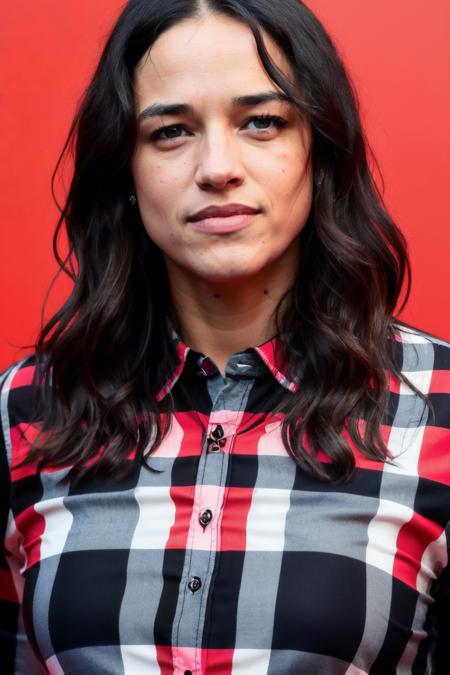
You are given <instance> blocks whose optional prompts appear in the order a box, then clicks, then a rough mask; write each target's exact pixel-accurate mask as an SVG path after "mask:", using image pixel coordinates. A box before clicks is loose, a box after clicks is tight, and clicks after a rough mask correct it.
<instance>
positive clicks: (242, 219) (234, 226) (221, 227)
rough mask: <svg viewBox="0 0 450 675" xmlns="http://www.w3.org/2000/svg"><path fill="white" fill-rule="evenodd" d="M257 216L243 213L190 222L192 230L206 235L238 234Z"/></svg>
mask: <svg viewBox="0 0 450 675" xmlns="http://www.w3.org/2000/svg"><path fill="white" fill-rule="evenodd" d="M257 216H258V213H243V214H240V215H236V216H225V217H223V216H222V217H215V218H203V219H202V220H194V221H191V222H190V225H191V227H192V229H194V230H196V231H197V232H205V233H207V234H228V233H230V232H238V231H239V230H243V229H244V228H245V227H247V226H248V225H250V224H251V223H252V222H253V221H254V220H255V219H256V217H257Z"/></svg>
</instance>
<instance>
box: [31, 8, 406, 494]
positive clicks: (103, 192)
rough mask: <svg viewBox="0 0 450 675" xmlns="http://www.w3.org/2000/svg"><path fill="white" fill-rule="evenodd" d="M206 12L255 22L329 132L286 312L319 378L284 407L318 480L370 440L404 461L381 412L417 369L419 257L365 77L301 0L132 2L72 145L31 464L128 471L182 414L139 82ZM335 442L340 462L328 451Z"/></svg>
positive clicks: (279, 78) (299, 359) (344, 468)
mask: <svg viewBox="0 0 450 675" xmlns="http://www.w3.org/2000/svg"><path fill="white" fill-rule="evenodd" d="M205 10H206V11H208V10H209V11H212V12H217V13H220V14H224V15H227V16H229V17H234V18H235V19H237V20H239V21H241V22H245V23H246V24H247V25H248V26H249V28H250V29H251V31H252V33H253V35H254V39H255V41H256V45H257V49H258V54H259V57H260V59H261V61H262V64H263V66H264V68H265V70H266V71H267V73H268V75H269V76H270V78H271V79H272V81H273V82H274V83H276V85H278V86H279V87H280V89H281V90H283V91H284V92H285V93H286V94H287V95H288V97H289V98H290V100H291V101H292V102H293V104H294V105H295V106H296V108H297V109H298V111H299V112H300V113H301V114H302V115H303V116H304V117H305V118H306V119H307V120H308V121H309V123H310V124H311V127H312V130H313V150H312V152H313V164H314V171H315V173H316V176H320V177H321V180H320V181H318V183H319V184H318V185H317V186H316V188H315V194H314V199H313V205H312V209H311V213H310V216H309V219H308V222H307V224H306V226H305V227H304V229H303V230H302V233H301V235H300V251H301V254H300V265H299V268H298V273H297V277H296V281H295V284H294V286H293V287H292V288H291V289H290V290H289V292H288V293H287V295H286V296H285V297H284V299H283V301H282V302H283V312H281V311H277V313H276V317H277V324H278V330H279V335H280V336H281V339H282V342H283V349H284V351H285V354H286V356H287V359H288V361H289V363H291V364H293V366H292V367H293V368H295V374H296V377H298V379H299V381H300V382H301V385H300V386H299V388H298V391H297V392H296V393H289V394H288V395H286V397H285V399H284V400H283V402H282V404H281V405H280V407H279V410H282V412H283V417H284V421H283V442H284V444H285V446H286V448H287V450H288V452H289V453H290V454H291V455H292V457H293V458H294V459H295V461H297V462H298V464H299V465H300V466H301V467H302V468H303V469H304V470H306V471H307V472H309V473H310V474H312V475H314V476H316V477H318V478H321V479H327V480H330V479H331V480H337V479H348V478H349V477H350V476H351V475H352V472H353V470H354V465H355V461H354V452H353V450H352V449H351V445H352V444H353V446H354V447H356V448H357V449H358V450H359V451H360V452H361V453H363V454H364V455H365V456H367V457H369V458H372V459H375V460H381V461H383V460H386V459H388V457H387V449H386V446H385V444H384V442H383V439H382V437H381V431H380V425H381V424H382V420H383V416H384V413H385V409H386V400H387V393H386V392H387V380H386V378H387V375H386V373H387V372H389V371H391V372H394V373H395V374H396V375H397V377H401V374H400V372H399V366H398V364H397V363H396V360H395V322H394V319H393V316H394V312H395V308H396V306H397V304H398V300H399V296H400V295H401V292H402V288H406V293H405V295H406V297H407V295H408V293H409V278H410V274H409V264H408V258H407V253H406V245H405V241H404V238H403V236H402V234H401V233H400V231H399V230H398V229H397V227H396V226H395V224H394V223H393V221H392V220H391V218H390V216H389V215H388V213H387V212H386V209H385V208H384V206H383V201H382V198H381V196H380V193H379V191H378V190H377V187H376V185H375V183H374V180H373V177H372V174H371V171H370V168H369V162H368V156H367V154H368V153H367V146H366V143H365V139H364V134H363V131H362V128H361V122H360V119H359V114H358V105H357V100H356V96H355V94H354V92H353V89H352V86H351V83H350V81H349V77H348V75H347V74H346V72H345V68H344V66H343V64H342V62H341V60H340V58H339V56H338V54H337V51H336V48H335V47H334V45H333V43H332V41H331V39H330V37H329V36H328V35H327V33H326V32H325V30H324V28H323V27H322V25H321V24H320V22H319V21H318V19H317V18H316V17H315V16H314V14H313V13H312V12H311V11H310V10H309V9H308V8H307V7H306V6H305V5H304V4H303V3H302V2H299V1H298V0H278V2H276V3H274V2H273V0H202V2H199V1H196V0H164V2H161V1H160V0H131V1H130V2H128V4H127V5H126V6H125V8H124V10H123V12H122V14H121V16H120V17H119V19H118V21H117V23H116V25H115V27H114V29H113V31H112V33H111V35H110V37H109V39H108V41H107V44H106V46H105V48H104V51H103V54H102V56H101V59H100V62H99V64H98V67H97V70H96V72H95V74H94V76H93V79H92V81H91V83H90V85H89V87H88V88H87V91H86V93H85V96H84V98H83V100H82V103H81V105H80V107H79V111H78V113H77V115H76V117H75V120H74V122H73V125H72V128H71V131H70V134H69V137H68V141H67V143H66V146H65V150H64V152H66V153H67V152H68V151H69V150H70V148H72V149H73V153H74V173H73V179H72V182H71V185H70V189H69V191H68V196H67V201H66V203H65V205H64V207H63V208H62V210H61V217H60V219H59V222H58V225H57V229H56V233H55V250H56V254H57V259H58V262H59V264H60V266H61V269H62V270H63V271H65V272H66V273H67V274H69V275H70V276H71V278H72V280H73V290H72V292H71V294H70V296H69V298H68V299H67V301H66V302H65V303H64V305H63V306H62V307H61V308H60V309H59V311H58V312H57V313H56V314H55V315H54V316H53V317H52V318H51V319H50V320H49V321H48V323H47V324H46V325H45V326H44V327H43V329H42V331H41V334H40V336H39V338H38V341H37V344H36V355H37V360H38V367H37V368H36V383H37V384H38V385H39V389H40V391H42V399H41V402H40V405H39V410H40V412H39V414H40V416H41V425H42V426H41V429H42V432H43V433H42V435H41V437H40V439H38V441H37V442H36V444H35V446H34V447H33V449H32V452H31V454H30V456H29V460H28V461H38V463H39V465H40V466H41V467H44V466H50V465H51V466H54V467H62V466H67V465H70V466H71V467H72V468H71V470H70V472H69V475H68V479H69V480H74V481H76V480H79V479H80V478H81V477H83V476H84V475H86V474H88V473H94V472H95V473H96V474H102V475H107V474H112V475H114V476H123V475H125V474H126V473H127V471H129V470H131V468H132V467H133V466H136V464H137V463H140V462H142V459H143V457H144V456H145V455H146V453H150V452H151V451H152V449H154V448H155V447H157V445H158V444H159V443H160V442H161V440H162V438H163V437H164V435H165V434H166V433H167V431H168V429H169V427H170V419H171V409H170V400H169V403H165V404H162V403H160V402H158V400H157V392H158V390H159V387H160V386H161V383H162V382H163V381H164V379H165V378H167V377H168V375H170V373H171V372H172V370H173V369H174V368H175V366H176V353H175V347H174V344H173V340H172V339H171V333H170V326H169V323H168V321H167V318H168V316H169V315H170V311H171V306H170V297H169V293H168V290H167V289H168V283H167V278H166V272H165V267H164V263H163V258H162V255H161V252H160V251H159V249H158V248H157V247H156V246H155V244H153V243H152V241H151V240H150V238H149V237H148V235H147V233H146V232H145V230H144V226H143V223H142V220H141V217H140V215H139V211H138V209H137V208H132V207H131V206H130V204H129V201H128V196H129V194H130V189H131V186H132V177H131V172H130V161H131V158H132V156H133V152H134V148H135V143H136V114H135V104H134V96H133V78H134V72H135V68H136V66H137V64H138V63H139V61H140V59H141V58H142V57H143V56H144V54H145V53H146V51H147V50H148V49H149V48H150V47H151V45H152V44H153V43H154V42H155V40H156V39H157V38H158V36H159V35H161V34H162V33H163V32H164V31H166V30H167V29H169V28H170V27H172V26H174V25H176V24H177V23H179V22H180V21H182V20H185V19H187V18H189V17H193V16H196V15H198V14H199V12H204V11H205ZM262 31H266V32H267V34H269V35H270V36H271V38H272V39H273V40H274V41H275V42H276V44H277V45H278V47H279V48H280V49H281V50H282V52H283V53H284V54H285V55H286V57H287V59H288V61H289V63H290V65H291V67H292V71H293V73H294V79H293V81H290V80H289V79H287V78H286V77H285V76H284V75H283V74H282V73H281V72H280V71H279V70H278V69H277V67H276V66H275V64H274V63H273V61H272V60H271V58H270V57H269V54H268V52H267V50H266V48H265V45H264V41H263V35H262ZM64 227H65V228H66V230H67V237H68V242H69V254H68V256H67V257H64V258H63V257H62V256H61V255H60V254H58V247H57V241H58V235H59V233H60V231H61V230H62V229H63V228H64ZM405 280H406V284H405V283H404V282H405ZM280 307H281V303H280V305H279V307H278V310H280ZM361 422H363V426H362V424H361ZM343 432H345V433H343ZM346 438H347V439H350V442H349V441H348V440H346ZM321 448H322V449H324V450H325V451H326V453H327V455H328V457H329V458H330V459H331V460H332V461H331V463H329V464H324V463H322V462H321V461H319V457H320V455H319V454H318V453H319V450H320V449H321Z"/></svg>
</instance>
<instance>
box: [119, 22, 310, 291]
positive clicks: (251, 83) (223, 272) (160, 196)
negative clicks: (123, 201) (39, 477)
mask: <svg viewBox="0 0 450 675" xmlns="http://www.w3.org/2000/svg"><path fill="white" fill-rule="evenodd" d="M265 42H266V46H267V48H268V51H269V53H270V55H271V57H272V59H273V61H274V62H275V63H276V65H277V66H278V67H279V68H280V69H281V70H282V71H283V72H284V73H285V74H286V75H289V76H290V75H291V74H290V69H289V65H288V63H287V61H286V59H285V58H284V56H283V54H282V52H281V51H280V50H279V49H278V48H277V46H276V45H275V43H273V42H272V40H271V39H270V38H268V37H267V36H266V37H265ZM135 89H136V109H137V117H138V141H137V146H136V151H135V154H134V157H133V161H132V174H133V177H134V182H135V188H136V194H137V197H138V202H139V208H140V212H141V216H142V220H143V222H144V225H145V228H146V230H147V232H148V234H149V236H150V237H151V239H152V240H153V241H154V242H155V243H156V244H157V246H158V247H159V248H160V249H161V250H162V252H163V254H164V257H165V261H166V265H167V268H168V271H169V276H170V274H171V273H174V274H175V273H178V274H180V273H181V275H182V277H184V278H189V277H190V278H192V277H195V278H197V279H202V280H203V281H206V282H208V283H227V284H228V283H233V282H235V281H242V280H243V279H247V278H249V277H251V276H255V275H260V274H261V273H262V274H263V275H264V271H265V270H268V269H270V267H271V266H273V265H275V264H276V265H279V264H280V263H281V265H282V266H283V264H284V263H285V262H286V263H287V261H288V260H290V261H292V260H293V259H294V260H295V261H296V254H297V248H298V247H297V237H298V235H299V233H300V231H301V229H302V228H303V226H304V224H305V222H306V220H307V217H308V214H309V211H310V208H311V199H312V163H311V129H310V126H309V124H308V123H307V122H305V121H304V120H302V119H301V118H300V117H299V115H298V113H297V111H296V110H295V108H294V107H293V106H292V105H291V104H290V103H289V102H286V101H285V100H282V99H280V98H277V97H276V95H277V94H280V93H281V92H280V90H279V89H278V88H277V87H276V86H275V85H274V84H273V83H272V81H271V80H270V78H269V76H268V75H267V73H266V72H265V70H264V68H263V66H262V65H261V63H260V60H259V57H258V54H257V50H256V44H255V41H254V38H253V35H252V33H251V31H250V29H249V28H248V27H247V26H246V25H245V24H242V23H240V22H238V21H235V20H233V19H231V18H228V17H224V16H220V15H215V16H214V15H212V14H211V15H207V16H205V17H201V18H200V17H198V18H195V19H192V20H186V21H184V22H182V23H180V24H178V25H176V26H174V27H173V28H171V29H169V30H168V31H166V32H165V33H163V34H162V35H161V36H160V37H159V38H158V39H157V40H156V42H155V43H154V45H153V46H152V48H151V50H150V51H149V52H148V53H147V54H146V56H145V57H144V58H143V59H142V61H141V62H140V64H139V65H138V68H137V70H136V75H135ZM260 95H263V96H262V97H261V98H262V99H268V98H269V97H270V96H271V97H272V100H261V101H260V100H259V99H258V97H260ZM243 97H244V98H243ZM247 97H256V98H254V99H253V100H250V99H249V98H247ZM168 106H176V108H175V107H174V108H173V109H172V110H168V109H167V110H163V109H162V107H164V108H166V107H168ZM231 204H232V205H241V206H245V207H250V209H253V210H255V211H256V213H255V212H254V213H253V214H251V213H248V214H242V213H241V214H239V213H238V214H237V215H234V216H229V214H228V215H227V214H226V213H222V214H221V213H218V214H216V215H215V216H214V217H201V216H198V217H197V219H196V220H195V219H194V220H192V216H194V215H195V214H196V213H197V212H199V211H201V210H203V209H205V208H208V207H224V206H227V205H228V206H229V205H231ZM238 211H239V208H238ZM213 215H214V214H213ZM206 216H208V214H206ZM294 252H295V254H294V255H293V253H294ZM295 264H296V263H295Z"/></svg>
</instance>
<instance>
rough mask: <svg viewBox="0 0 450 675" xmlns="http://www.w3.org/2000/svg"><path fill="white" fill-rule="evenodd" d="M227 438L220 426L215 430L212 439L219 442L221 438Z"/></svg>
mask: <svg viewBox="0 0 450 675" xmlns="http://www.w3.org/2000/svg"><path fill="white" fill-rule="evenodd" d="M224 436H225V432H224V430H223V427H222V426H221V425H220V424H218V425H217V426H216V428H215V429H213V431H212V437H213V438H214V440H216V441H218V440H219V439H220V438H223V437H224Z"/></svg>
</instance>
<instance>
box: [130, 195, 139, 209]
mask: <svg viewBox="0 0 450 675" xmlns="http://www.w3.org/2000/svg"><path fill="white" fill-rule="evenodd" d="M128 201H129V202H130V204H131V206H136V204H137V197H136V195H130V196H129V197H128Z"/></svg>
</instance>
